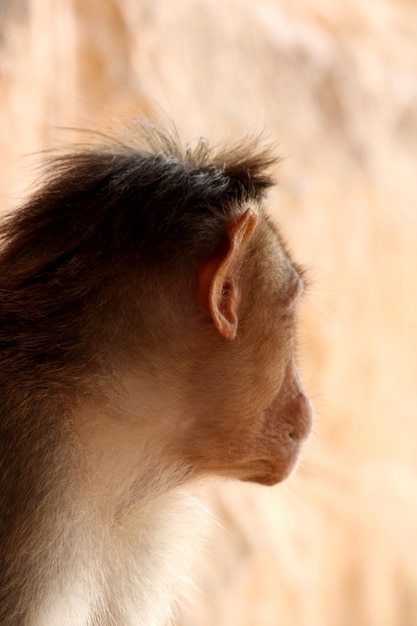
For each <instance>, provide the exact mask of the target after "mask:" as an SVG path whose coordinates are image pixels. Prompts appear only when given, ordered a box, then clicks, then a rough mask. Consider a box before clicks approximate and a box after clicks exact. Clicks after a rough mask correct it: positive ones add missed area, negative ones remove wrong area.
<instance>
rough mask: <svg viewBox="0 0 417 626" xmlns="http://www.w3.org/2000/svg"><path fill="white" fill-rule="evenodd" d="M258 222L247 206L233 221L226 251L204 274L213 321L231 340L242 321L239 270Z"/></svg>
mask: <svg viewBox="0 0 417 626" xmlns="http://www.w3.org/2000/svg"><path fill="white" fill-rule="evenodd" d="M256 223H257V215H256V213H255V211H253V210H252V209H248V210H247V211H246V212H245V213H244V214H243V215H242V216H241V217H240V218H239V219H238V220H237V221H233V222H230V224H229V225H228V227H227V235H228V240H229V242H228V246H227V248H226V251H225V252H224V253H223V254H222V256H221V257H220V258H216V259H215V260H214V261H211V262H210V264H209V265H208V266H206V268H205V271H203V272H202V274H201V277H203V276H204V277H205V278H204V280H203V282H205V283H206V284H205V285H203V291H204V292H205V294H206V295H205V298H208V303H207V304H208V307H207V308H208V312H209V314H210V316H211V318H212V321H213V324H214V326H215V328H216V329H217V330H218V332H219V333H220V334H221V335H222V336H223V337H224V338H225V339H228V340H230V341H231V340H233V339H235V337H236V333H237V328H238V322H239V305H240V300H241V278H240V269H241V265H242V262H243V259H244V256H245V252H246V245H247V243H248V241H249V240H250V238H251V237H252V234H253V231H254V230H255V227H256ZM201 277H200V278H201ZM207 283H208V284H207ZM200 291H201V289H200ZM206 302H207V300H206Z"/></svg>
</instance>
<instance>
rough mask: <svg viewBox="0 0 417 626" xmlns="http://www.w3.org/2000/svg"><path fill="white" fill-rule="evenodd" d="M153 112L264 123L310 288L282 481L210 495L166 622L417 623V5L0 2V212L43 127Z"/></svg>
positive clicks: (188, 122) (282, 203) (281, 211)
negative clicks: (178, 611)
mask: <svg viewBox="0 0 417 626" xmlns="http://www.w3.org/2000/svg"><path fill="white" fill-rule="evenodd" d="M155 107H161V108H162V109H163V110H164V111H165V112H166V113H167V114H168V115H169V116H170V117H172V118H174V120H176V122H177V124H178V126H179V128H180V129H181V131H182V132H183V134H184V135H185V137H186V138H187V139H189V140H192V139H193V138H194V137H195V136H197V135H201V134H202V135H205V136H207V137H209V138H211V139H214V141H219V140H221V139H223V138H224V137H232V138H236V137H240V136H241V135H244V134H247V133H248V132H253V131H260V130H262V129H264V131H265V136H266V137H268V138H269V139H270V141H271V142H272V143H273V144H274V145H275V146H276V149H277V151H278V152H279V153H280V154H281V155H283V156H284V157H285V158H284V161H283V162H282V163H281V165H280V167H279V170H278V172H277V175H278V177H279V180H280V185H279V188H278V189H277V190H276V192H274V194H273V196H272V198H271V207H272V210H273V212H274V215H276V218H277V220H278V221H279V223H280V224H281V225H282V228H283V230H284V232H285V233H286V235H287V238H288V241H289V244H290V247H291V249H292V250H293V251H294V254H295V257H296V259H297V261H299V262H301V263H304V264H306V265H307V266H308V267H310V268H311V277H312V279H313V285H312V289H311V291H310V294H309V296H308V298H307V299H306V300H305V303H304V305H303V310H302V316H301V318H302V319H301V328H300V359H301V362H302V367H303V371H304V374H305V380H306V384H307V387H308V389H309V392H310V394H311V396H312V399H313V401H314V405H315V408H316V413H317V415H316V427H315V434H314V436H313V438H312V439H311V441H310V442H309V444H308V445H307V447H306V449H305V454H304V458H303V461H302V463H301V466H300V468H299V470H298V472H297V474H296V475H295V476H294V477H292V478H291V479H290V480H289V481H288V482H287V483H286V485H284V486H278V487H275V488H273V489H267V488H262V487H251V486H244V485H240V484H213V485H211V486H210V489H209V492H210V493H209V500H210V501H211V504H212V506H213V508H214V509H215V510H216V511H217V514H218V515H219V517H220V519H221V520H222V526H219V527H218V528H217V529H216V530H215V531H214V537H213V540H212V541H213V542H214V544H213V543H212V544H211V545H209V547H208V549H207V553H206V555H205V557H204V559H203V561H204V563H201V570H200V571H199V572H198V575H197V582H198V584H199V587H200V590H201V591H200V592H199V593H197V594H195V596H194V600H193V601H192V602H191V604H190V605H189V606H187V607H185V608H184V611H183V615H182V617H181V620H180V623H181V624H182V625H183V626H278V625H279V626H294V625H297V626H351V625H353V624H354V625H355V626H413V625H415V624H417V556H416V553H417V499H416V495H417V494H416V487H417V438H416V433H417V423H416V422H417V363H416V360H417V359H416V354H417V280H416V268H417V206H416V202H417V200H416V198H417V4H416V3H415V2H413V0H408V1H406V0H402V1H401V0H397V1H394V0H392V1H388V0H386V1H385V0H375V1H373V0H372V1H371V0H369V2H368V1H366V2H364V1H361V0H350V1H345V2H336V1H334V0H315V2H307V0H292V1H291V2H285V1H284V0H256V1H254V0H105V1H104V0H27V2H26V3H24V2H23V0H9V1H8V2H7V1H5V0H2V2H0V201H1V207H2V211H5V210H6V209H9V208H11V207H12V206H14V205H16V204H18V203H19V202H20V201H21V199H22V198H23V196H24V193H25V190H26V188H27V185H28V182H29V181H30V180H31V178H32V172H31V170H30V168H29V164H33V163H34V162H37V161H38V160H39V159H41V156H40V155H35V156H33V154H34V153H36V152H38V151H39V150H41V149H43V148H46V147H49V146H51V145H55V144H56V142H57V141H59V142H62V141H65V140H66V135H65V133H62V132H60V133H59V132H57V131H56V130H55V129H54V127H56V126H73V125H77V126H80V125H81V126H91V125H94V126H97V125H102V124H106V125H108V126H110V127H112V125H113V124H115V123H116V122H117V119H119V118H120V117H123V116H128V117H131V116H135V115H136V116H140V115H143V114H149V112H150V111H152V109H154V108H155ZM28 155H32V156H31V157H29V158H28Z"/></svg>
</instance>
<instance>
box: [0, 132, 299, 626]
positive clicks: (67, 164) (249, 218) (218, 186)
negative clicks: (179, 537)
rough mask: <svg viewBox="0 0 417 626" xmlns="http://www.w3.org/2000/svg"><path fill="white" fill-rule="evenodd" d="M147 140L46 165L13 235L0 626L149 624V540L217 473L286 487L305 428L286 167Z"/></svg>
mask: <svg viewBox="0 0 417 626" xmlns="http://www.w3.org/2000/svg"><path fill="white" fill-rule="evenodd" d="M138 135H139V137H140V138H139V140H135V142H136V141H138V143H134V144H131V145H126V144H122V143H121V142H117V141H112V142H109V143H107V144H106V145H104V146H100V147H97V146H96V147H94V148H81V149H78V150H77V151H74V152H73V153H70V154H68V155H64V156H60V157H57V158H55V159H54V160H52V161H51V163H50V167H49V174H48V175H47V176H46V181H45V183H44V184H43V185H42V186H41V187H40V188H39V190H38V191H37V192H36V193H35V194H34V195H33V196H32V197H31V198H30V199H29V200H28V202H27V204H26V205H25V206H23V207H22V208H21V209H20V210H19V211H17V212H16V213H14V214H13V215H12V216H11V217H10V218H9V219H8V220H7V221H6V222H5V224H4V226H3V228H2V238H3V250H2V253H1V256H0V294H1V298H0V348H1V352H0V354H1V356H0V368H1V372H0V388H1V394H0V416H1V417H0V450H1V452H0V476H1V478H0V498H1V500H0V540H1V546H2V550H1V557H0V558H1V562H0V622H1V623H2V624H7V625H11V624H13V625H15V626H18V625H20V624H22V625H23V624H40V623H43V624H46V625H48V626H49V624H52V623H53V620H54V619H56V617H54V616H56V615H57V611H60V612H61V614H62V611H63V612H64V614H65V620H66V621H65V622H64V617H62V623H66V624H74V625H75V624H76V625H77V626H78V625H84V624H107V623H111V620H116V622H117V623H118V624H130V623H132V624H133V623H136V621H135V619H139V617H140V616H142V619H145V618H144V615H145V614H146V610H147V609H146V607H145V608H144V606H145V604H146V597H144V598H142V604H140V603H139V601H136V599H135V593H134V591H132V592H131V593H130V592H129V593H128V591H126V588H127V586H128V584H127V581H128V574H127V572H128V571H131V570H132V571H133V567H134V568H136V569H135V572H136V574H135V576H134V578H135V580H137V582H138V586H139V587H140V584H141V582H140V581H141V572H142V570H143V574H144V577H148V578H149V577H151V578H152V577H154V578H155V577H156V574H152V572H151V573H150V567H151V566H150V565H149V564H148V565H146V564H145V561H146V558H145V556H144V554H145V553H146V554H147V553H148V552H150V553H152V551H155V550H156V549H158V545H157V541H159V540H158V539H155V540H152V541H151V540H150V539H149V540H148V539H147V540H146V541H145V543H144V539H143V537H142V538H140V536H139V535H138V533H139V531H140V528H142V527H143V528H145V527H146V524H149V523H151V525H152V524H153V525H154V526H155V528H156V527H158V524H159V522H158V523H157V522H155V523H153V522H150V521H149V520H154V518H155V519H158V520H159V517H158V515H159V512H161V511H164V507H165V504H166V501H161V500H160V498H161V497H165V496H164V494H165V493H170V492H171V491H172V489H176V488H178V487H179V486H180V485H182V484H183V483H184V482H186V481H188V480H190V479H191V478H194V477H197V476H200V475H203V474H206V473H215V474H221V475H225V476H231V477H235V478H240V479H244V480H252V481H257V482H261V483H264V484H273V483H275V482H277V481H279V480H282V479H283V478H284V477H285V476H286V475H287V474H288V472H289V471H290V470H291V468H292V467H293V465H294V462H295V459H296V457H297V455H298V449H299V444H300V442H301V441H302V440H303V439H304V437H305V436H306V435H307V433H308V430H309V426H310V409H309V405H308V401H307V400H306V398H305V395H304V392H303V390H302V387H301V384H300V381H299V378H298V374H297V371H296V368H295V365H294V324H295V312H296V300H297V294H298V293H299V291H300V290H301V286H302V279H301V276H300V271H299V269H298V268H297V267H296V266H295V265H294V264H293V263H292V261H291V259H290V257H289V255H288V253H287V252H286V250H285V246H284V245H283V243H282V240H281V238H280V236H279V234H278V233H277V231H276V229H275V228H274V227H273V226H272V225H271V223H270V222H269V220H268V218H267V216H266V214H265V211H264V208H263V205H262V202H263V197H264V193H265V191H266V190H267V189H268V187H269V186H270V185H271V184H272V182H273V181H272V179H271V178H270V176H269V175H268V174H267V170H268V168H269V166H270V165H271V164H272V163H273V159H272V158H271V157H270V156H269V155H268V154H267V153H265V152H262V151H256V150H254V148H253V146H242V147H240V148H238V149H235V150H232V151H228V152H226V151H224V152H219V153H217V154H216V153H213V152H212V151H210V150H209V149H208V147H207V144H206V143H205V142H204V141H200V142H199V144H198V145H197V147H196V148H195V149H194V150H191V149H190V148H188V147H182V145H181V144H180V142H179V140H178V139H176V138H172V137H170V136H168V135H167V134H165V133H164V132H162V131H161V130H159V129H157V128H155V127H152V126H150V125H147V124H143V125H141V126H140V130H139V131H138ZM155 516H156V517H155ZM161 523H162V522H161ZM92 529H94V530H92ZM145 534H146V533H145ZM122 538H123V540H122ZM173 540H175V536H174V537H173ZM126 542H127V543H126ZM122 544H123V545H124V547H122ZM161 545H163V544H161ZM127 546H129V549H128V550H127ZM136 546H141V549H140V550H139V549H138V550H137V552H138V555H137V557H135V558H133V557H132V554H134V553H135V552H136ZM126 550H127V551H126ZM168 551H169V550H168V548H167V552H168ZM125 553H126V555H125V556H126V558H125V559H124V561H123V555H124V554H125ZM108 554H113V555H116V556H117V558H116V556H114V558H113V557H112V559H113V560H110V561H109V558H108ZM99 555H102V556H101V557H100V558H101V559H103V563H102V565H99V563H98V562H97V561H98V560H99ZM129 559H131V560H132V563H133V561H134V565H132V564H131V563H130V560H129ZM155 559H156V557H155ZM119 561H120V563H119ZM118 563H119V564H118ZM149 563H152V559H150V560H149ZM115 564H116V565H115ZM117 564H118V565H117ZM123 568H125V570H126V573H125V578H123V576H122V574H121V572H122V571H123ZM152 571H153V570H152ZM78 572H79V574H78ZM118 577H120V580H124V581H125V583H124V586H122V587H120V589H119V587H118V584H117V583H118ZM78 586H80V589H81V591H80V592H79V600H77V599H75V600H73V599H68V600H66V599H65V598H69V597H70V596H71V594H74V593H75V592H74V591H73V590H74V589H78ZM154 586H158V580H154ZM109 589H112V592H111V593H110V591H109ZM138 594H139V592H138ZM139 595H140V594H139ZM61 605H62V606H64V607H66V608H64V609H57V608H56V607H60V606H61ZM78 605H79V606H80V607H81V608H80V609H78V608H77V606H78ZM69 607H72V608H71V611H73V613H74V614H73V617H71V615H72V614H71V615H70V608H69ZM135 615H136V618H135ZM155 615H156V612H155ZM146 619H148V621H147V622H146V623H147V624H148V623H149V624H150V623H151V622H150V621H149V618H146ZM162 619H163V617H160V618H159V617H155V620H154V621H153V622H152V623H154V624H160V623H163V622H162V621H161V620H162ZM158 620H159V621H158Z"/></svg>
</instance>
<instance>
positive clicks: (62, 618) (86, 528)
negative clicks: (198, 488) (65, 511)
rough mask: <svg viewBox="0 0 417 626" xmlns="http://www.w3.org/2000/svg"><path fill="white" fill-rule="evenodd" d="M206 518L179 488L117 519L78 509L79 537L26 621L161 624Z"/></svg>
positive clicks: (39, 625) (51, 625) (183, 584)
mask: <svg viewBox="0 0 417 626" xmlns="http://www.w3.org/2000/svg"><path fill="white" fill-rule="evenodd" d="M206 519H207V514H206V512H205V511H204V508H203V506H202V505H201V503H200V502H199V501H198V500H197V499H196V498H195V497H194V495H193V494H192V493H191V489H189V490H187V489H185V488H183V487H182V488H177V489H173V490H171V491H169V492H168V493H166V494H164V495H161V496H159V497H157V498H155V500H153V501H152V502H149V501H147V502H146V503H145V504H142V505H141V506H139V507H137V508H136V507H135V511H134V512H133V513H131V514H130V516H129V519H128V520H124V521H123V523H122V524H120V525H119V526H117V525H113V527H109V526H107V527H106V526H105V525H104V526H103V525H101V524H100V523H99V522H98V521H97V520H95V522H93V520H92V518H91V517H89V516H85V515H83V516H80V518H79V519H78V520H77V524H78V526H79V528H78V531H79V532H80V533H83V536H81V537H78V539H77V541H76V545H74V553H73V554H72V558H70V562H69V563H68V564H61V568H60V571H61V572H62V576H61V579H60V580H57V581H56V584H55V585H54V588H53V589H50V590H45V591H46V594H45V598H44V601H43V603H42V607H41V610H40V611H39V612H38V613H37V615H36V616H34V619H33V622H32V624H33V626H141V625H143V626H166V625H167V624H169V623H170V620H171V619H172V617H173V615H174V612H175V604H176V601H177V599H178V598H179V597H181V595H182V596H184V591H185V590H186V588H187V587H189V579H190V574H191V569H192V564H193V561H194V559H193V553H194V551H195V547H196V544H197V545H198V544H199V539H201V538H202V537H203V535H204V530H203V529H206V528H207V522H206ZM200 543H201V542H200Z"/></svg>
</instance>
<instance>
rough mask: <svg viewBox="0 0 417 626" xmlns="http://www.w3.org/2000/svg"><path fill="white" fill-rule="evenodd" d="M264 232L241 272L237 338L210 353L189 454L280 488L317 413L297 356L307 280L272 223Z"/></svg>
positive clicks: (217, 469)
mask: <svg viewBox="0 0 417 626" xmlns="http://www.w3.org/2000/svg"><path fill="white" fill-rule="evenodd" d="M258 229H259V231H260V232H259V233H258V236H257V238H256V241H255V242H254V246H253V248H252V251H251V252H249V259H248V260H247V262H246V265H245V267H244V269H243V271H242V269H240V272H239V273H240V277H239V280H240V289H241V300H240V314H239V325H238V329H237V333H236V337H235V338H234V339H233V340H232V341H226V342H225V341H222V342H221V344H218V345H217V346H216V348H215V349H214V350H212V352H211V353H209V352H205V353H204V352H203V354H202V356H201V359H200V366H199V375H198V378H195V379H194V380H193V382H192V389H190V394H191V396H193V397H194V398H196V401H195V404H194V410H193V413H194V415H197V416H198V417H197V418H196V420H195V421H194V422H193V426H192V428H191V429H190V431H189V437H188V438H187V442H186V450H184V454H185V455H186V457H187V458H188V459H190V460H191V462H192V463H193V464H195V466H196V467H197V468H198V469H201V470H203V471H209V472H213V473H217V474H221V475H225V476H230V477H234V478H238V479H241V480H247V481H255V482H259V483H262V484H265V485H272V484H275V483H276V482H279V481H281V480H283V479H284V478H286V477H287V476H288V474H289V473H290V472H291V470H292V468H293V467H294V465H295V462H296V460H297V458H298V453H299V449H300V445H301V443H302V441H303V440H304V439H305V438H306V436H307V435H308V433H309V431H310V428H311V408H310V403H309V401H308V399H307V397H306V395H305V392H304V389H303V386H302V383H301V380H300V377H299V374H298V371H297V367H296V365H295V355H294V343H295V341H294V335H295V321H296V311H297V300H298V297H299V295H300V293H301V291H302V287H303V284H302V279H301V277H300V276H299V274H298V272H297V270H296V268H295V266H294V265H293V264H292V262H291V260H290V258H289V256H288V255H287V253H286V252H285V251H284V249H283V247H282V245H281V243H280V241H279V239H278V236H277V234H276V233H275V231H274V229H273V228H271V227H270V225H269V224H268V222H265V223H263V224H262V225H260V226H258ZM220 339H221V338H220Z"/></svg>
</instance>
